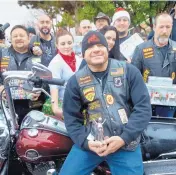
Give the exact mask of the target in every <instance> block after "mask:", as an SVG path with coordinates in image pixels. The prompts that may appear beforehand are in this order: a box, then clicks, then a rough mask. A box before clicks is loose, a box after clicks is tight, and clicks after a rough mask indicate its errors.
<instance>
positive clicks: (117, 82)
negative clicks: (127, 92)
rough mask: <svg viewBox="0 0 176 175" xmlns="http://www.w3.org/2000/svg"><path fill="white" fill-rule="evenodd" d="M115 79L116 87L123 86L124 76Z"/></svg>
mask: <svg viewBox="0 0 176 175" xmlns="http://www.w3.org/2000/svg"><path fill="white" fill-rule="evenodd" d="M113 81H114V86H115V87H120V86H122V84H123V83H122V78H121V77H114V78H113Z"/></svg>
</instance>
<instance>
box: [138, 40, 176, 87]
mask: <svg viewBox="0 0 176 175" xmlns="http://www.w3.org/2000/svg"><path fill="white" fill-rule="evenodd" d="M139 48H140V49H141V52H142V55H141V57H142V64H143V68H142V69H143V70H142V74H143V79H144V82H147V81H148V76H158V77H171V78H172V79H173V83H174V84H176V42H175V41H172V40H170V39H169V45H168V49H167V52H166V54H165V55H164V56H163V55H162V53H161V51H160V48H158V47H157V46H156V45H155V44H154V42H153V39H151V40H149V41H147V42H144V43H143V44H142V46H141V47H140V46H139ZM162 57H163V59H164V60H163V61H162Z"/></svg>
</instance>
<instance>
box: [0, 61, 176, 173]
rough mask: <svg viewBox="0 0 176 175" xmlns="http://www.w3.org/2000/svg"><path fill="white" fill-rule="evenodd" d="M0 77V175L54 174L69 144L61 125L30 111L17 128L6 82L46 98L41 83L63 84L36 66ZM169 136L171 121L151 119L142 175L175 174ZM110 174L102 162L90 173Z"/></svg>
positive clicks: (174, 124)
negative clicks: (0, 80)
mask: <svg viewBox="0 0 176 175" xmlns="http://www.w3.org/2000/svg"><path fill="white" fill-rule="evenodd" d="M3 77H4V87H5V90H6V93H7V97H6V99H7V101H4V100H2V101H1V106H2V111H3V114H2V115H1V117H0V120H1V121H2V122H0V153H1V154H0V155H1V156H0V175H6V174H9V175H11V174H18V175H20V174H21V175H44V174H47V175H54V174H56V171H57V172H59V169H60V168H61V166H62V164H63V162H64V160H65V158H66V156H67V154H68V153H69V151H70V149H71V147H72V145H73V142H72V141H71V139H70V138H69V136H68V133H67V131H66V128H65V125H64V122H63V121H62V120H59V119H58V118H56V117H55V116H48V115H45V114H44V113H42V112H40V111H37V110H33V111H30V112H29V113H28V114H27V115H26V116H25V118H24V119H23V121H22V123H21V125H20V126H18V121H17V116H16V114H15V110H14V105H13V100H12V92H11V91H10V90H9V82H10V80H14V79H20V80H25V81H26V82H25V83H24V85H23V87H22V88H24V89H25V90H27V91H30V92H38V91H42V92H44V93H45V94H46V95H48V96H50V95H49V94H48V93H47V92H46V91H45V90H44V89H42V84H43V83H47V84H56V85H63V84H64V81H62V80H57V79H53V78H52V75H51V72H50V71H49V70H48V69H47V68H46V67H44V66H42V65H40V64H36V65H35V66H34V67H33V68H32V71H31V72H23V73H21V72H19V71H11V72H5V73H4V74H3ZM166 133H167V134H166ZM173 133H176V120H175V119H166V118H153V119H152V120H151V122H150V124H149V125H148V127H147V129H146V130H145V132H144V133H143V135H142V140H141V148H142V153H143V159H144V168H145V169H144V171H145V174H146V175H148V174H156V173H157V174H158V173H163V172H164V174H167V173H171V170H172V172H173V173H175V174H176V167H175V162H176V159H175V158H176V152H175V148H176V137H175V135H174V134H173ZM73 163H74V162H73ZM163 169H165V170H163ZM110 174H111V173H110V171H109V169H108V166H107V165H106V163H105V162H103V163H102V164H101V165H100V166H98V167H97V168H96V169H95V170H94V172H92V173H91V175H110Z"/></svg>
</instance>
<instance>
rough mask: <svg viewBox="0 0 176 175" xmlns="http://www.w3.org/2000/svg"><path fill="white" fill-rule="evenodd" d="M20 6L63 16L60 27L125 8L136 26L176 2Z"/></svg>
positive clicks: (94, 0) (94, 1)
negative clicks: (101, 13) (100, 13)
mask: <svg viewBox="0 0 176 175" xmlns="http://www.w3.org/2000/svg"><path fill="white" fill-rule="evenodd" d="M18 4H19V5H20V6H22V5H25V6H26V7H27V8H35V9H43V10H44V11H45V12H46V13H47V14H48V15H49V16H51V17H52V18H54V17H55V16H56V15H57V14H60V15H62V19H63V21H62V22H61V24H58V25H59V26H63V25H66V26H73V25H74V24H78V23H79V22H80V21H81V20H82V19H89V20H91V21H93V19H94V17H95V16H97V14H98V12H103V13H105V14H107V15H108V16H110V17H112V16H113V14H114V11H115V9H116V7H123V8H125V9H126V10H127V11H128V12H129V13H130V16H131V23H132V25H134V26H136V25H138V24H140V23H141V22H143V21H147V22H149V18H152V17H155V16H156V14H158V13H160V12H163V11H169V10H170V8H171V7H173V4H174V1H166V0H162V1H149V0H146V1H142V0H135V1H134V0H133V1H122V0H118V1H117V0H116V1H112V0H106V1H97V0H92V1H87V0H83V1H60V0H57V1H41V0H38V1H21V0H19V1H18Z"/></svg>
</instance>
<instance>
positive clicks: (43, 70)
mask: <svg viewBox="0 0 176 175" xmlns="http://www.w3.org/2000/svg"><path fill="white" fill-rule="evenodd" d="M32 72H33V73H34V74H35V76H38V77H40V78H42V77H47V78H52V72H51V71H50V70H49V69H48V68H47V67H46V66H44V65H42V64H40V63H34V64H33V66H32Z"/></svg>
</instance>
